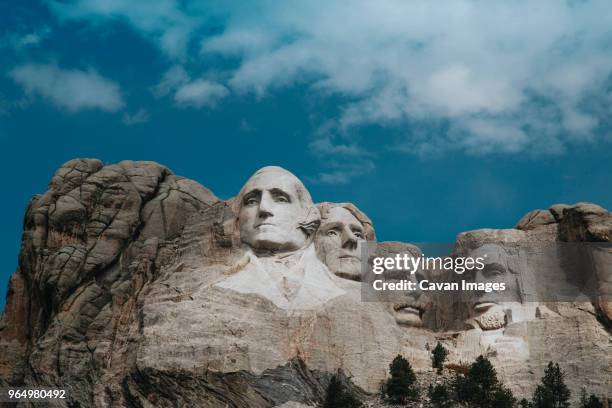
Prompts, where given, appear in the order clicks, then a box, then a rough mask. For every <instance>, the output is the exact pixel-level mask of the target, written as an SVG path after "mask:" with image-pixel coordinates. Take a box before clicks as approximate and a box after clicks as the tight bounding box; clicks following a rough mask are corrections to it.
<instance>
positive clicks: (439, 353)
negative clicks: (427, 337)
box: [431, 342, 448, 374]
mask: <svg viewBox="0 0 612 408" xmlns="http://www.w3.org/2000/svg"><path fill="white" fill-rule="evenodd" d="M447 356H448V350H446V349H445V348H444V346H443V345H442V344H440V342H438V344H437V345H436V347H435V348H434V349H433V351H432V352H431V366H432V367H433V368H436V369H437V370H438V374H440V373H442V369H443V368H444V361H445V360H446V357H447Z"/></svg>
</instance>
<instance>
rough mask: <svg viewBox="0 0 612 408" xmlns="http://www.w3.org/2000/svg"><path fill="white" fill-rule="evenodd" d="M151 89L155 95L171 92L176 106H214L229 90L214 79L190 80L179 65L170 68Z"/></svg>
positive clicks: (164, 94)
mask: <svg viewBox="0 0 612 408" xmlns="http://www.w3.org/2000/svg"><path fill="white" fill-rule="evenodd" d="M152 91H153V95H155V96H157V97H162V96H166V95H168V94H171V93H172V94H173V95H174V102H175V103H176V104H177V105H178V106H181V107H194V108H202V107H209V108H211V107H214V106H215V105H216V104H217V102H219V101H220V100H221V99H223V98H224V97H226V96H227V95H228V94H229V90H228V89H227V88H226V87H225V86H224V85H222V84H220V83H218V82H216V81H211V80H207V79H204V78H200V79H195V80H192V79H191V78H190V77H189V75H188V74H187V71H185V69H184V68H183V67H181V66H180V65H175V66H173V67H172V68H170V69H169V70H168V71H167V72H166V73H165V74H164V76H163V77H162V79H161V81H160V82H159V83H158V84H157V85H155V86H154V87H153V90H152Z"/></svg>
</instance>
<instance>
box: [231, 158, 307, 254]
mask: <svg viewBox="0 0 612 408" xmlns="http://www.w3.org/2000/svg"><path fill="white" fill-rule="evenodd" d="M305 194H306V195H307V192H305V189H304V188H303V186H302V184H301V182H300V181H299V180H298V179H297V178H296V177H295V176H294V175H293V174H291V173H289V172H288V171H286V170H284V169H281V168H279V167H266V168H264V169H261V170H259V171H258V172H257V173H255V175H253V176H252V177H251V178H250V179H249V181H247V183H246V185H245V186H244V187H243V189H242V191H241V194H240V196H239V197H238V199H239V200H240V202H239V205H240V210H239V212H238V224H239V228H240V239H241V241H242V242H244V243H245V244H247V245H249V246H250V247H252V248H253V249H255V250H261V251H274V252H276V251H281V252H282V251H294V250H297V249H300V248H302V247H304V246H305V245H306V244H307V242H308V238H309V237H308V234H307V233H306V230H305V229H304V228H302V223H303V222H305V220H306V219H307V217H308V212H309V211H312V210H313V208H312V203H311V202H309V201H310V197H309V196H308V197H304V195H305Z"/></svg>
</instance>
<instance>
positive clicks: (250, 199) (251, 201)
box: [244, 197, 259, 206]
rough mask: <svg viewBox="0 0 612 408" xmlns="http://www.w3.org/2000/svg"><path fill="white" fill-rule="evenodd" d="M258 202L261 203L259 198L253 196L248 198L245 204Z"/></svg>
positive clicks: (249, 204)
mask: <svg viewBox="0 0 612 408" xmlns="http://www.w3.org/2000/svg"><path fill="white" fill-rule="evenodd" d="M257 203H259V200H257V199H256V198H255V197H251V198H248V199H247V200H246V201H245V203H244V204H245V205H248V206H252V205H257Z"/></svg>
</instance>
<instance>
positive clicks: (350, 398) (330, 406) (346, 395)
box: [323, 374, 362, 408]
mask: <svg viewBox="0 0 612 408" xmlns="http://www.w3.org/2000/svg"><path fill="white" fill-rule="evenodd" d="M361 406H362V404H361V401H359V400H358V399H357V398H356V397H355V396H354V395H353V394H351V392H350V391H348V390H346V389H345V387H344V386H343V385H342V382H341V381H340V379H339V378H338V376H337V375H335V374H334V375H333V376H332V378H331V380H330V382H329V385H328V386H327V392H326V394H325V402H324V403H323V408H359V407H361Z"/></svg>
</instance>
